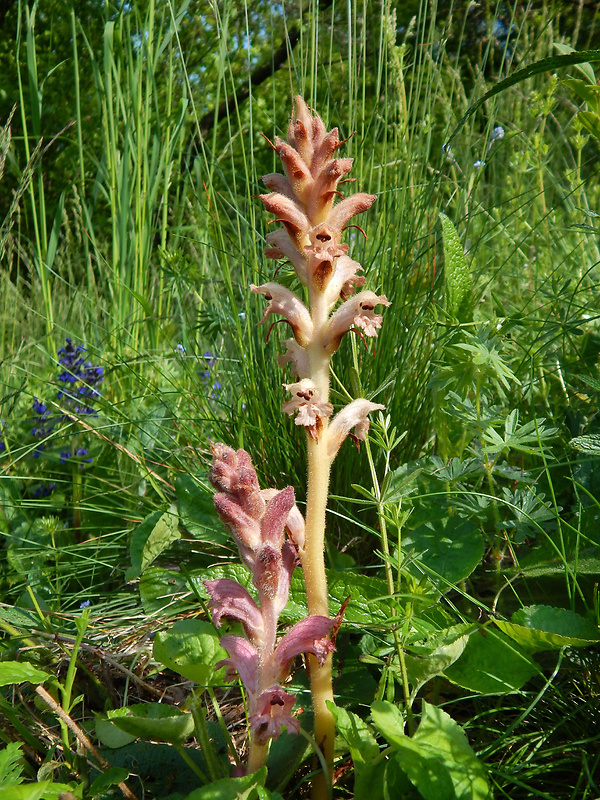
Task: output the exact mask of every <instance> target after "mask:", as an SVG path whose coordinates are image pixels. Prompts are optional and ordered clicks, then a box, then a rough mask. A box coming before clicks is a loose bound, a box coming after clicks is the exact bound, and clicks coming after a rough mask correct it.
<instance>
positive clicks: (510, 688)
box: [444, 628, 538, 694]
mask: <svg viewBox="0 0 600 800" xmlns="http://www.w3.org/2000/svg"><path fill="white" fill-rule="evenodd" d="M537 672H538V667H537V665H536V664H535V662H534V661H533V660H532V659H531V657H530V656H529V655H527V654H525V653H523V652H522V651H521V650H520V649H519V647H518V645H517V644H516V643H515V642H513V641H511V640H510V639H509V638H508V637H506V636H504V634H502V633H499V632H498V631H495V630H494V629H492V628H485V629H479V630H477V631H475V632H474V633H472V634H471V636H470V637H469V641H468V642H467V645H466V647H465V649H464V651H463V654H462V655H461V657H460V658H459V659H458V660H457V661H455V662H454V664H452V665H451V666H450V667H448V668H447V669H446V670H444V675H445V677H446V678H448V680H450V681H452V683H456V684H458V686H462V687H463V688H464V689H470V690H471V691H474V692H480V693H481V694H505V693H507V692H514V691H517V690H518V689H520V688H521V687H522V686H523V685H524V684H525V683H527V681H528V680H529V679H530V678H532V677H533V676H534V675H535V674H537Z"/></svg>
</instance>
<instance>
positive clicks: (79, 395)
mask: <svg viewBox="0 0 600 800" xmlns="http://www.w3.org/2000/svg"><path fill="white" fill-rule="evenodd" d="M66 341H67V343H66V345H65V346H64V347H61V348H60V350H59V351H58V355H59V360H58V363H59V365H60V366H61V367H62V368H63V371H62V372H61V374H60V375H59V376H58V380H59V381H60V382H61V383H62V384H63V385H64V388H62V389H60V390H59V392H58V395H57V397H58V399H59V400H61V401H62V404H63V406H64V407H65V408H66V409H68V410H70V411H74V412H75V414H81V415H89V414H95V413H96V411H95V409H94V408H93V407H92V403H93V401H94V400H97V399H98V398H99V397H100V392H99V391H98V390H97V389H96V386H98V385H99V384H100V383H102V381H103V380H104V370H103V368H102V367H94V366H93V365H92V364H91V363H90V362H89V361H87V362H86V360H85V357H84V356H82V355H81V353H85V347H82V346H81V345H74V344H73V342H72V341H71V339H70V338H69V337H67V340H66Z"/></svg>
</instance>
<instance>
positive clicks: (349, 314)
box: [323, 290, 391, 353]
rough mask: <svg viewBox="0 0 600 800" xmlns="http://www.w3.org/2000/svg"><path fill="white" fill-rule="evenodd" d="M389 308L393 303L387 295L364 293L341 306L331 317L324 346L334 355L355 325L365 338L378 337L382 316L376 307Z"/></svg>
mask: <svg viewBox="0 0 600 800" xmlns="http://www.w3.org/2000/svg"><path fill="white" fill-rule="evenodd" d="M379 305H382V306H389V305H391V303H390V302H389V300H388V299H387V297H386V296H385V295H383V294H382V295H380V296H377V295H376V294H375V292H370V291H368V290H367V291H363V292H359V293H358V294H357V295H355V296H354V297H351V298H350V299H349V300H346V302H345V303H344V304H343V305H341V306H340V307H339V308H338V310H337V311H336V312H335V313H334V314H333V315H332V316H331V319H330V320H329V327H328V329H327V333H326V335H325V339H324V342H323V345H324V346H325V347H326V348H328V350H329V352H331V353H333V352H334V351H335V350H337V348H338V347H339V344H340V341H341V339H342V336H343V335H344V334H345V333H347V332H348V331H349V330H350V328H351V327H352V326H353V325H356V327H358V328H361V329H362V330H363V331H364V334H365V336H377V330H376V329H377V328H381V319H382V318H381V314H375V313H374V309H375V306H379Z"/></svg>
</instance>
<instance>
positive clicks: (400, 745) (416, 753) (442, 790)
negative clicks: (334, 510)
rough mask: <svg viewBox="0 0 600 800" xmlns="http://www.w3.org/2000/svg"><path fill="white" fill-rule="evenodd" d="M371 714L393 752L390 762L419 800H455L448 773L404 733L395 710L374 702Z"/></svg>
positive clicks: (386, 703)
mask: <svg viewBox="0 0 600 800" xmlns="http://www.w3.org/2000/svg"><path fill="white" fill-rule="evenodd" d="M371 714H372V716H373V722H374V723H375V725H376V726H377V728H378V729H379V731H380V732H381V733H382V734H383V736H385V738H386V739H387V740H388V742H390V744H392V745H393V746H394V747H395V748H396V752H395V753H394V755H393V758H394V760H395V761H396V763H397V765H398V766H400V768H401V769H402V771H403V772H404V773H405V775H406V776H407V777H408V779H409V780H410V782H411V783H412V784H413V786H416V788H417V789H418V790H419V792H420V794H421V796H422V797H424V798H425V800H455V798H456V795H455V793H454V787H453V785H452V780H451V778H450V775H449V774H448V770H447V769H446V768H445V766H444V764H443V763H442V762H441V761H440V760H439V759H438V758H436V757H435V756H434V757H431V755H430V754H429V753H427V752H425V751H424V750H423V749H422V748H421V747H419V744H418V743H417V742H416V741H415V740H414V739H411V738H410V737H408V736H407V735H406V734H405V733H404V718H403V717H402V715H401V714H400V711H399V710H398V708H397V707H396V706H394V705H392V703H388V702H387V701H385V700H376V701H375V702H374V703H373V706H372V708H371Z"/></svg>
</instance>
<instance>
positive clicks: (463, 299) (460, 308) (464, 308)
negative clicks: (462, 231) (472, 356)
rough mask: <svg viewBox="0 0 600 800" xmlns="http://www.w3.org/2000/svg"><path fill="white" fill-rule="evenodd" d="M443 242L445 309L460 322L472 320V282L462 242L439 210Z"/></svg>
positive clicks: (450, 223)
mask: <svg viewBox="0 0 600 800" xmlns="http://www.w3.org/2000/svg"><path fill="white" fill-rule="evenodd" d="M439 217H440V221H441V223H442V235H443V243H444V276H445V281H446V310H447V312H448V313H449V314H450V315H451V316H452V317H453V318H454V319H457V320H458V321H459V322H460V323H465V322H472V321H473V282H472V279H471V270H470V268H469V264H468V263H467V259H466V258H465V254H464V250H463V246H462V242H461V241H460V238H459V236H458V233H457V232H456V228H455V227H454V225H453V224H452V222H451V221H450V219H449V218H448V217H447V216H446V215H445V214H442V213H441V212H440V214H439Z"/></svg>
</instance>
